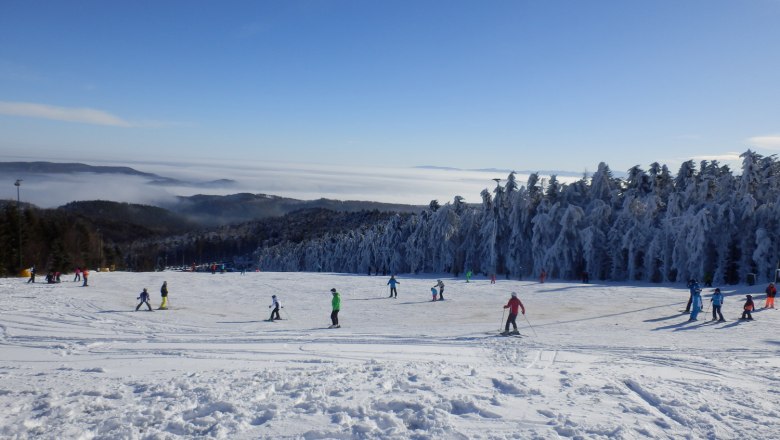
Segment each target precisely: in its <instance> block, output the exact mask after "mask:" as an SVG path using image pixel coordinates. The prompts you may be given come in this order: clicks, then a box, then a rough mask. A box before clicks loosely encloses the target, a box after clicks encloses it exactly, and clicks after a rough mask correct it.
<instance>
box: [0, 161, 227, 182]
mask: <svg viewBox="0 0 780 440" xmlns="http://www.w3.org/2000/svg"><path fill="white" fill-rule="evenodd" d="M0 173H9V174H75V173H92V174H120V175H124V176H137V177H144V178H147V179H149V182H148V183H149V184H152V185H161V186H165V185H190V186H199V187H211V186H220V187H227V186H230V185H232V184H234V183H235V181H234V180H230V179H218V180H213V181H207V182H189V181H184V180H179V179H173V178H170V177H164V176H160V175H159V174H154V173H145V172H143V171H138V170H136V169H135V168H130V167H124V166H105V165H87V164H83V163H77V162H46V161H37V162H0Z"/></svg>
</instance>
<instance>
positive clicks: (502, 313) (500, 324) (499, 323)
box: [498, 309, 506, 331]
mask: <svg viewBox="0 0 780 440" xmlns="http://www.w3.org/2000/svg"><path fill="white" fill-rule="evenodd" d="M505 314H506V309H504V311H503V312H501V321H499V322H498V331H501V326H502V325H504V315H505Z"/></svg>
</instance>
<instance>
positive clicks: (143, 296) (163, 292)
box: [135, 281, 168, 312]
mask: <svg viewBox="0 0 780 440" xmlns="http://www.w3.org/2000/svg"><path fill="white" fill-rule="evenodd" d="M160 296H161V297H162V302H161V303H160V307H158V308H157V310H168V282H167V281H163V284H162V286H160ZM150 298H151V296H150V295H149V292H148V291H147V290H146V287H144V290H143V292H141V293H140V294H139V295H138V298H136V299H137V300H140V301H141V302H139V303H138V305H137V306H136V307H135V311H136V312H137V311H138V309H140V308H141V306H142V305H144V304H146V307H148V310H149V311H150V312H151V311H152V306H151V305H150V304H149V299H150Z"/></svg>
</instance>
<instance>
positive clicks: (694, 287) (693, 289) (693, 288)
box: [685, 279, 701, 313]
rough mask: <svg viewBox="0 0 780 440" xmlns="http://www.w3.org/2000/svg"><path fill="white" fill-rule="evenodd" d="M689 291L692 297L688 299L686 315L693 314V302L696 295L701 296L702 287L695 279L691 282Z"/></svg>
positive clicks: (689, 282)
mask: <svg viewBox="0 0 780 440" xmlns="http://www.w3.org/2000/svg"><path fill="white" fill-rule="evenodd" d="M688 290H689V291H690V293H691V295H690V296H689V297H688V304H687V305H686V306H685V313H690V312H691V303H692V302H693V295H694V293H696V292H698V293H699V295H701V287H700V286H699V282H698V281H696V280H694V279H691V280H689V281H688ZM699 299H701V298H699Z"/></svg>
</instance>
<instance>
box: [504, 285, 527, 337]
mask: <svg viewBox="0 0 780 440" xmlns="http://www.w3.org/2000/svg"><path fill="white" fill-rule="evenodd" d="M504 308H505V309H509V318H507V319H506V327H505V328H504V332H503V333H501V334H502V335H510V334H513V335H519V334H520V332H518V331H517V322H515V320H516V319H517V309H518V308H519V309H520V310H522V312H523V315H525V307H523V303H522V302H520V300H519V299H518V298H517V293H516V292H512V297H511V298H509V302H508V303H506V305H505V306H504ZM509 324H512V326H513V327H514V328H515V330H514V331H513V332H512V333H510V332H509Z"/></svg>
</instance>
